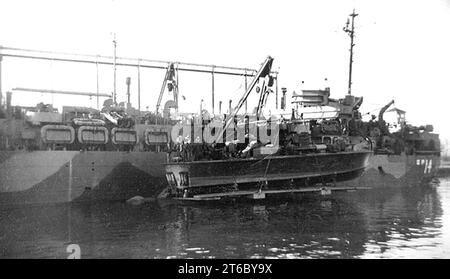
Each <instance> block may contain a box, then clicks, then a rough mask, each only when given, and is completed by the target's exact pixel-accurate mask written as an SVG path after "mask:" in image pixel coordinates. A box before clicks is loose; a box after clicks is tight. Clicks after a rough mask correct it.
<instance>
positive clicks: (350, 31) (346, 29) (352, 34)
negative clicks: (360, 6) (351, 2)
mask: <svg viewBox="0 0 450 279" xmlns="http://www.w3.org/2000/svg"><path fill="white" fill-rule="evenodd" d="M356 16H358V14H356V13H355V9H353V13H351V14H350V17H351V18H352V25H351V27H350V28H349V24H350V19H349V18H347V23H346V25H345V27H344V28H343V30H344V32H346V33H347V34H348V35H349V36H350V66H349V73H348V95H351V94H352V64H353V47H354V46H355V44H354V43H353V40H354V37H355V17H356Z"/></svg>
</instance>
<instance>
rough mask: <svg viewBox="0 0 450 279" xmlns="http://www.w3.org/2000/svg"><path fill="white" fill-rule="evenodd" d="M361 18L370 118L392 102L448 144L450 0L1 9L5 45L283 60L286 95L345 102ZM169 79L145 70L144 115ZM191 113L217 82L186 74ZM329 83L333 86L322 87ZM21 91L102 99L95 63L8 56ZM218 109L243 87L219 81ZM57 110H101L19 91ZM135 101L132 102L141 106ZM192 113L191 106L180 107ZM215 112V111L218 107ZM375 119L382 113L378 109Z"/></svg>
mask: <svg viewBox="0 0 450 279" xmlns="http://www.w3.org/2000/svg"><path fill="white" fill-rule="evenodd" d="M353 8H355V9H356V12H357V13H358V14H359V16H358V17H357V18H356V38H355V43H356V46H355V56H354V60H355V62H354V76H353V94H354V95H357V96H364V105H363V107H362V110H363V112H370V111H373V110H375V109H377V108H380V107H381V106H383V105H384V104H386V103H388V102H389V101H390V100H392V99H394V100H395V106H396V107H398V108H401V109H403V110H406V111H407V120H408V121H409V122H411V123H412V124H416V125H418V124H427V123H430V124H433V125H434V126H435V130H436V131H438V132H439V133H441V135H442V137H446V138H450V129H449V124H448V121H449V115H450V114H449V109H448V103H449V101H450V78H449V77H450V1H449V0H431V1H430V0H428V1H411V0H409V1H392V0H390V1H380V0H376V1H369V0H365V1H354V0H349V1H336V0H322V1H320V0H314V1H299V0H297V1H282V0H277V1H265V0H258V1H242V0H228V1H211V0H209V1H198V0H190V1H182V0H171V1H148V0H147V1H130V0H127V1H121V0H114V1H112V0H97V1H80V0H77V1H49V0H45V1H24V0H11V1H10V0H0V45H3V46H7V47H20V48H31V49H40V50H52V51H63V52H75V53H85V54H100V55H112V53H113V47H112V33H116V37H117V43H118V45H117V55H118V56H127V57H141V58H149V59H158V60H169V61H183V62H193V63H205V64H215V65H228V66H236V67H248V68H258V67H259V65H260V64H261V63H262V62H263V61H264V59H265V58H266V57H267V55H271V56H272V57H274V58H275V62H274V70H278V71H279V72H280V75H279V86H280V88H281V87H287V88H288V92H289V93H291V92H292V91H294V90H296V91H298V90H300V89H301V86H300V84H301V81H304V82H305V83H304V86H303V88H307V89H315V88H323V87H324V86H325V85H327V86H329V87H331V94H332V96H333V97H335V98H340V97H343V96H345V94H346V91H347V81H348V59H349V52H348V49H349V37H348V35H347V34H346V33H344V32H343V30H342V28H343V27H344V25H345V22H346V20H347V17H348V15H349V14H350V13H351V11H352V10H353ZM127 76H130V77H131V78H132V94H133V93H135V92H136V79H137V73H136V70H135V69H129V68H119V69H118V73H117V77H118V81H117V84H118V87H117V88H118V90H117V91H118V92H119V96H118V99H119V101H123V100H125V94H124V92H125V78H126V77H127ZM163 76H164V72H163V71H160V70H145V71H143V72H142V73H141V78H142V82H141V83H142V85H141V88H142V103H143V105H142V106H143V107H145V106H149V108H150V109H152V110H153V109H154V106H155V104H156V100H157V95H158V93H159V89H160V86H161V83H162V79H163ZM112 77H113V75H112V69H111V67H106V66H105V67H100V91H101V92H106V93H109V92H111V91H112V86H113V82H112V80H113V79H112ZM179 78H180V93H181V94H182V95H184V96H185V97H186V100H185V101H184V100H183V102H185V104H184V108H183V110H185V111H193V110H194V111H196V110H197V109H196V108H197V107H198V104H199V103H200V100H201V99H204V100H205V103H206V104H207V106H210V95H211V94H210V91H211V90H210V88H211V84H210V76H209V75H207V76H205V75H194V74H188V73H180V77H179ZM325 78H327V80H328V81H327V84H325V82H324V79H325ZM13 87H36V88H47V89H59V90H83V91H95V90H96V71H95V67H94V66H92V65H90V66H86V65H70V68H69V67H68V66H67V65H65V64H62V63H58V62H36V61H32V62H30V61H21V60H18V59H12V58H4V59H3V63H2V91H3V93H4V92H5V91H7V90H10V89H11V88H13ZM215 87H216V95H217V97H216V103H218V101H219V100H223V101H224V102H227V100H228V99H230V98H232V99H233V100H235V101H237V100H238V99H239V97H240V95H241V94H242V90H243V79H242V78H219V77H218V78H217V80H216V85H215ZM41 100H43V101H44V102H47V103H50V102H53V103H54V104H55V105H56V106H61V105H62V104H67V103H68V102H70V104H71V105H73V104H76V105H88V106H95V105H96V104H95V101H93V100H89V99H88V98H85V97H68V96H48V95H40V94H37V95H36V94H32V93H18V94H15V95H14V97H13V103H14V104H21V105H35V104H36V103H37V102H39V101H41ZM136 100H137V97H136V94H133V97H132V102H133V104H134V105H135V106H137V101H136ZM180 105H181V106H183V103H181V104H180ZM216 108H217V104H216ZM375 113H377V111H375Z"/></svg>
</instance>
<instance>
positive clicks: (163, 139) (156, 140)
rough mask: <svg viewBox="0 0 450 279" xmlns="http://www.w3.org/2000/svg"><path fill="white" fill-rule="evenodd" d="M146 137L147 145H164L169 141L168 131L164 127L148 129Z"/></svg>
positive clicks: (145, 133) (145, 132)
mask: <svg viewBox="0 0 450 279" xmlns="http://www.w3.org/2000/svg"><path fill="white" fill-rule="evenodd" d="M144 139H145V144H147V145H162V144H167V143H168V142H169V137H168V135H167V132H166V131H164V130H163V129H146V130H145V131H144Z"/></svg>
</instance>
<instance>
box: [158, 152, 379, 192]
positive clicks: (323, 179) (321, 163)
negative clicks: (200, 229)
mask: <svg viewBox="0 0 450 279" xmlns="http://www.w3.org/2000/svg"><path fill="white" fill-rule="evenodd" d="M371 154H372V153H371V152H366V151H361V152H339V153H318V154H305V155H292V156H268V157H266V158H262V159H257V158H252V159H237V160H221V161H198V162H189V163H171V164H167V165H166V173H169V175H170V173H173V175H174V177H175V179H176V180H177V184H178V185H183V183H182V182H181V176H180V173H181V174H182V173H188V174H189V187H192V189H194V188H195V189H197V190H199V189H206V188H204V187H208V188H211V187H215V186H218V187H221V186H231V185H236V184H237V185H238V186H239V189H241V187H246V186H248V187H252V186H254V185H255V184H256V185H257V184H258V183H260V182H266V181H267V184H268V186H269V187H271V186H276V187H283V186H288V185H289V186H290V187H292V186H299V185H301V186H312V185H314V184H318V183H320V184H325V183H330V182H331V183H339V182H344V181H348V180H352V179H355V178H357V177H359V176H360V175H361V174H362V173H363V172H364V170H365V168H366V167H367V166H368V160H369V156H370V155H371ZM178 187H179V188H183V186H178Z"/></svg>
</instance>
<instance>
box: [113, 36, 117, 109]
mask: <svg viewBox="0 0 450 279" xmlns="http://www.w3.org/2000/svg"><path fill="white" fill-rule="evenodd" d="M113 44H114V57H113V67H114V91H113V102H114V105H117V96H116V69H117V68H116V58H117V56H116V48H117V42H116V33H114V39H113Z"/></svg>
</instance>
